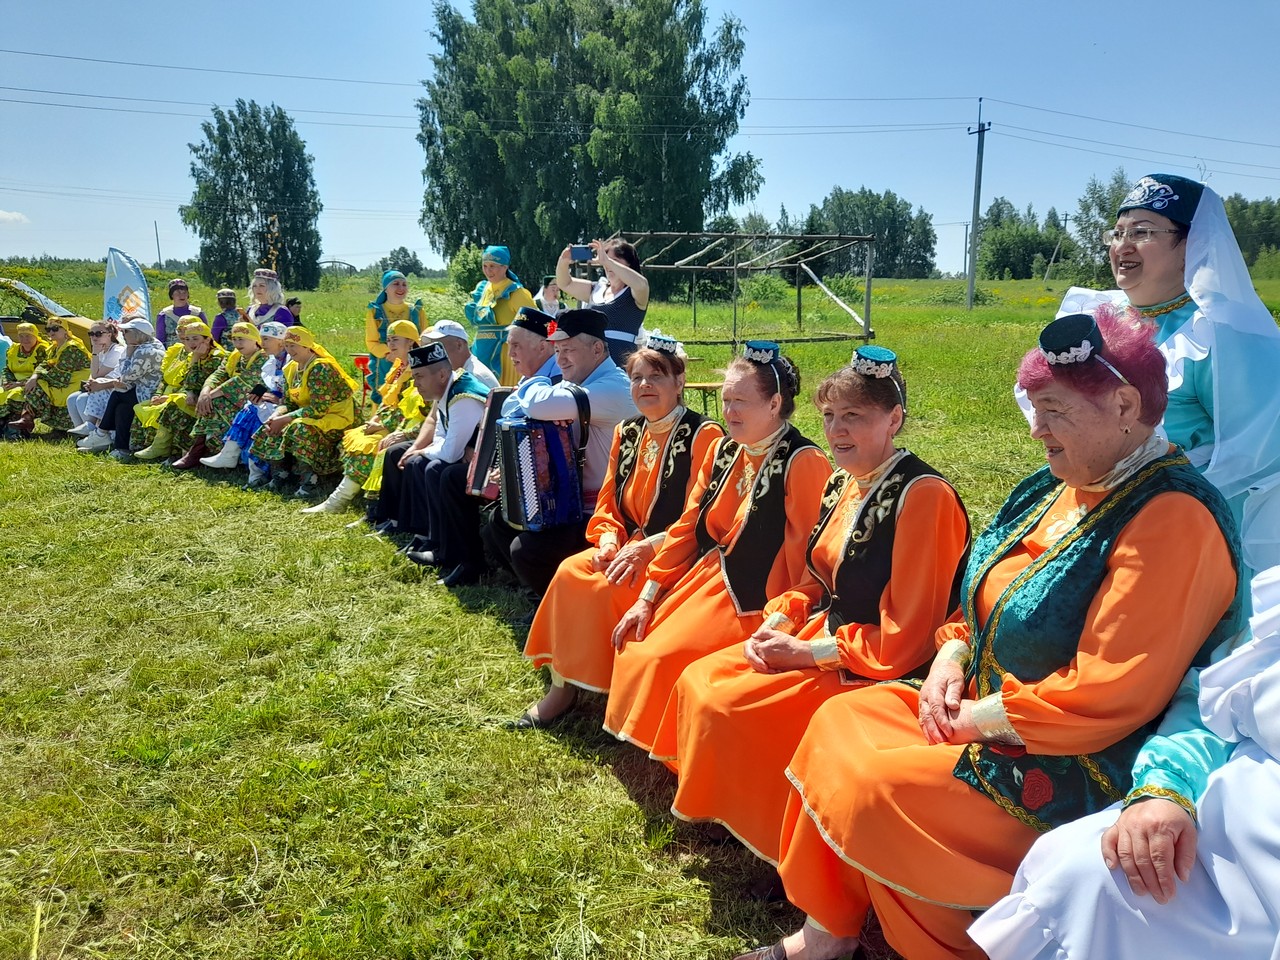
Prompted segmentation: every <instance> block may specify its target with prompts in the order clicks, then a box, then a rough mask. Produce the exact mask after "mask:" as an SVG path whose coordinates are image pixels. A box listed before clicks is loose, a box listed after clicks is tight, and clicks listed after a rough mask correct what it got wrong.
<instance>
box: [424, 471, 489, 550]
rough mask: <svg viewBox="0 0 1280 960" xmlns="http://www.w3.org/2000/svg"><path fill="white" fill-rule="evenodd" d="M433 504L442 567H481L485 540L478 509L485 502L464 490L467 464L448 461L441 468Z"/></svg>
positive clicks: (433, 518) (465, 487)
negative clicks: (436, 509) (481, 535)
mask: <svg viewBox="0 0 1280 960" xmlns="http://www.w3.org/2000/svg"><path fill="white" fill-rule="evenodd" d="M439 476H440V485H439V490H438V496H437V497H436V503H437V505H438V511H439V513H438V517H439V520H438V522H437V520H436V516H435V515H433V517H432V523H435V524H436V526H434V527H433V528H432V529H433V530H435V531H436V536H437V537H439V545H440V550H441V564H440V566H441V568H442V569H443V568H446V567H456V566H458V565H459V564H466V565H467V566H469V567H473V568H477V569H479V568H483V567H484V565H485V563H484V541H482V540H481V539H480V508H481V507H483V506H484V504H485V501H484V500H482V499H480V498H479V497H473V496H471V494H469V493H467V464H465V463H461V462H459V463H451V464H449V465H448V466H446V467H445V468H444V469H443V470H442V471H440V474H439Z"/></svg>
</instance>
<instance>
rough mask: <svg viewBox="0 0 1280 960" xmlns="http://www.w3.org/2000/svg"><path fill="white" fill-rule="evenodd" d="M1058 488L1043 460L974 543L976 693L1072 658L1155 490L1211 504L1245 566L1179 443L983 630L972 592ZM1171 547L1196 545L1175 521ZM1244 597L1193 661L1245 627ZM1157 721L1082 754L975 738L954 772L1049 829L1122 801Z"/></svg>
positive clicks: (1227, 523) (1089, 521)
mask: <svg viewBox="0 0 1280 960" xmlns="http://www.w3.org/2000/svg"><path fill="white" fill-rule="evenodd" d="M1060 488H1061V481H1059V480H1058V479H1057V478H1055V477H1054V476H1053V475H1052V474H1051V473H1050V472H1049V468H1048V467H1045V468H1043V469H1041V470H1039V471H1037V472H1036V473H1034V474H1032V475H1031V476H1030V477H1028V478H1027V479H1026V480H1024V481H1022V483H1020V484H1019V485H1018V487H1017V488H1016V489H1015V490H1014V491H1013V493H1012V494H1010V496H1009V499H1008V500H1007V501H1005V504H1004V506H1003V507H1001V508H1000V511H999V512H998V513H997V514H996V517H995V519H994V520H992V521H991V525H990V526H989V527H988V528H987V529H986V530H985V531H984V532H983V533H982V535H981V536H979V537H978V539H977V540H976V541H975V542H974V545H973V552H972V556H971V558H970V562H969V567H968V569H967V570H966V572H965V579H964V584H963V587H962V591H961V604H962V606H963V609H964V616H965V620H966V622H967V623H968V624H969V629H970V631H971V633H970V645H971V646H972V648H973V662H972V664H971V665H970V667H969V674H968V679H969V680H970V681H973V682H975V683H976V686H977V696H978V697H979V698H981V697H985V696H987V695H988V694H991V693H994V692H997V691H998V690H999V689H1000V686H1001V682H1002V678H1003V676H1004V674H1006V673H1008V674H1012V675H1013V676H1015V677H1017V678H1018V679H1019V680H1022V681H1024V682H1032V681H1036V680H1040V679H1043V678H1044V677H1047V676H1049V675H1050V674H1052V673H1054V672H1055V671H1057V670H1060V669H1062V668H1063V667H1065V666H1067V665H1068V664H1069V663H1070V662H1071V661H1072V660H1073V659H1074V658H1075V656H1076V653H1077V650H1078V648H1079V643H1080V635H1081V633H1082V632H1083V631H1084V628H1085V621H1086V618H1087V616H1088V612H1089V607H1090V604H1092V602H1093V599H1094V597H1095V595H1096V594H1097V592H1098V589H1099V588H1100V587H1101V585H1102V582H1103V580H1104V579H1105V578H1106V576H1107V562H1108V560H1109V558H1110V556H1111V551H1112V548H1113V546H1114V545H1115V542H1116V538H1117V537H1118V536H1119V535H1120V533H1121V531H1122V530H1124V528H1125V526H1127V525H1128V524H1129V522H1130V521H1131V520H1133V518H1134V517H1135V516H1137V514H1138V512H1139V511H1140V510H1141V509H1142V508H1143V507H1144V506H1146V504H1147V503H1148V502H1149V501H1150V500H1151V498H1152V497H1155V496H1157V495H1158V494H1161V493H1168V492H1170V491H1178V492H1181V493H1186V494H1188V495H1190V496H1192V497H1194V498H1195V499H1196V500H1198V501H1199V502H1200V503H1202V504H1204V506H1205V507H1206V508H1207V509H1208V510H1209V512H1210V513H1212V514H1213V517H1214V519H1215V520H1216V521H1217V522H1218V526H1219V528H1220V529H1221V530H1222V533H1223V536H1224V537H1225V538H1226V541H1227V546H1228V548H1229V549H1230V551H1231V557H1232V563H1233V564H1234V566H1235V569H1236V572H1237V575H1238V574H1239V571H1240V540H1239V534H1238V533H1237V531H1236V526H1235V522H1234V520H1232V518H1231V513H1230V510H1229V509H1228V507H1227V503H1226V501H1225V500H1224V499H1223V498H1222V495H1221V494H1219V493H1218V491H1217V489H1216V488H1215V487H1213V486H1212V485H1211V484H1210V483H1208V482H1207V481H1206V480H1205V479H1204V478H1203V477H1202V476H1201V475H1200V474H1199V472H1198V471H1196V470H1195V469H1194V468H1192V466H1191V465H1190V463H1189V462H1188V461H1187V458H1186V457H1185V456H1183V455H1182V453H1181V452H1178V453H1174V454H1170V455H1168V456H1163V457H1160V458H1158V459H1156V460H1153V461H1152V462H1150V463H1148V464H1147V465H1146V466H1144V467H1142V468H1141V469H1140V470H1139V471H1138V472H1137V473H1135V474H1134V475H1133V476H1132V477H1130V478H1129V479H1128V480H1126V481H1125V482H1124V483H1122V484H1121V485H1120V486H1119V487H1117V488H1116V489H1114V490H1112V491H1111V493H1110V494H1108V496H1107V497H1106V499H1104V500H1103V501H1102V502H1101V503H1100V504H1098V505H1097V506H1096V507H1095V508H1094V509H1093V510H1091V511H1089V512H1088V513H1087V514H1085V516H1084V517H1082V518H1081V520H1080V522H1079V523H1078V524H1077V525H1076V527H1075V528H1074V529H1073V530H1072V531H1071V532H1070V533H1068V534H1067V535H1066V536H1064V537H1063V538H1062V539H1060V540H1059V541H1058V542H1057V543H1055V544H1054V545H1052V546H1051V547H1049V548H1048V549H1047V550H1046V551H1045V552H1044V553H1043V554H1041V555H1040V556H1039V557H1038V558H1037V559H1036V560H1035V561H1034V562H1032V563H1031V564H1030V566H1028V567H1027V568H1026V569H1025V570H1023V571H1022V572H1021V573H1019V574H1018V576H1017V577H1016V578H1015V579H1014V580H1013V582H1012V583H1010V584H1009V586H1008V587H1007V588H1006V589H1005V591H1004V593H1003V594H1001V595H1000V597H999V599H998V600H997V601H996V603H995V605H994V606H993V607H992V609H991V614H990V616H988V617H987V621H986V623H985V624H984V625H983V626H982V627H981V628H979V627H978V625H977V596H978V593H979V591H980V590H981V588H982V583H983V581H984V580H985V579H986V577H987V574H988V573H989V572H990V570H991V569H992V567H994V566H995V565H996V564H997V563H998V562H999V561H1000V560H1001V559H1002V558H1003V557H1004V556H1005V555H1006V554H1007V553H1008V552H1009V551H1010V550H1011V549H1012V548H1013V547H1015V546H1016V545H1017V544H1018V543H1020V542H1021V541H1022V540H1023V538H1024V537H1025V536H1026V535H1027V534H1028V533H1030V532H1031V531H1032V530H1033V529H1035V526H1036V524H1037V523H1038V522H1039V520H1040V518H1041V517H1042V516H1044V513H1045V511H1046V510H1048V509H1049V508H1050V506H1051V505H1052V504H1053V502H1054V500H1055V499H1056V497H1057V495H1058V493H1059V490H1060ZM1170 545H1171V548H1174V549H1187V550H1194V549H1196V545H1195V544H1185V545H1176V546H1175V541H1174V538H1173V536H1172V531H1171V538H1170ZM1238 596H1239V591H1237V599H1236V600H1234V601H1233V602H1232V604H1231V606H1230V607H1229V608H1228V610H1227V612H1226V614H1224V615H1223V617H1222V619H1221V620H1220V621H1218V624H1217V626H1216V627H1215V628H1214V630H1213V632H1212V633H1211V634H1210V635H1209V636H1208V637H1206V638H1205V641H1204V643H1203V644H1202V645H1201V647H1200V650H1199V652H1198V654H1197V655H1196V657H1195V660H1194V663H1195V664H1197V665H1203V664H1206V663H1208V659H1209V654H1210V652H1211V651H1212V650H1213V649H1214V648H1215V647H1216V646H1217V645H1218V644H1219V643H1221V642H1222V641H1224V640H1226V639H1228V638H1229V637H1230V636H1232V635H1233V634H1234V633H1236V632H1237V631H1238V630H1239V629H1240V627H1241V626H1242V624H1243V615H1242V611H1241V606H1240V601H1239V599H1238ZM1171 599H1172V600H1175V601H1176V600H1179V599H1184V598H1171ZM1191 665H1192V664H1186V665H1185V667H1190V666H1191ZM1185 667H1184V668H1185ZM1161 715H1163V710H1162V711H1161ZM1159 721H1160V716H1157V717H1156V718H1155V719H1153V720H1152V721H1151V722H1150V723H1148V724H1146V725H1144V726H1142V727H1140V728H1139V729H1137V730H1134V731H1133V732H1132V733H1130V734H1129V735H1128V736H1127V737H1124V738H1123V739H1121V740H1120V741H1119V742H1117V743H1114V744H1112V745H1111V746H1109V747H1106V748H1105V749H1103V750H1100V751H1098V752H1097V753H1092V754H1081V755H1077V756H1049V755H1044V754H1031V753H1027V752H1026V751H1025V749H1023V748H1022V747H1016V748H1015V747H1003V746H1000V745H999V744H983V743H973V744H970V745H969V746H968V748H967V749H966V750H965V752H964V753H963V754H962V755H961V757H960V760H959V762H958V763H957V764H956V767H955V770H954V773H955V776H956V777H958V778H959V779H961V780H963V781H964V782H965V783H968V784H969V785H970V786H972V787H974V788H975V789H977V790H979V791H981V792H982V793H983V794H985V795H986V796H987V797H989V798H990V799H991V800H993V801H994V802H995V803H997V804H998V805H999V806H1000V807H1001V808H1002V809H1003V810H1005V812H1006V813H1009V814H1010V815H1012V816H1014V817H1017V818H1018V819H1019V820H1020V821H1022V822H1023V823H1025V824H1027V825H1028V826H1030V827H1033V828H1034V829H1036V830H1040V831H1047V830H1050V829H1052V828H1053V827H1056V826H1060V825H1061V824H1064V823H1068V822H1070V821H1072V820H1077V819H1079V818H1080V817H1083V816H1085V815H1087V814H1090V813H1095V812H1097V811H1098V810H1101V809H1103V808H1104V807H1107V806H1109V805H1110V804H1112V803H1114V802H1115V801H1117V800H1120V799H1122V798H1123V797H1124V796H1125V794H1126V793H1128V791H1129V789H1130V786H1131V777H1130V768H1131V767H1132V765H1133V760H1134V758H1135V757H1136V755H1137V752H1138V748H1139V747H1140V746H1141V745H1142V743H1143V741H1145V740H1146V739H1147V737H1148V736H1150V735H1151V734H1152V733H1154V732H1155V729H1156V727H1157V726H1158V724H1159Z"/></svg>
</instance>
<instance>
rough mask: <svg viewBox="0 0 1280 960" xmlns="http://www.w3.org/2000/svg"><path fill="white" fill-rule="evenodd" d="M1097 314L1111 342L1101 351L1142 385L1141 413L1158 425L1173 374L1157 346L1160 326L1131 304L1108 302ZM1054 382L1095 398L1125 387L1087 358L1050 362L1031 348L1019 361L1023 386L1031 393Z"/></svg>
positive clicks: (1105, 339) (1145, 420)
mask: <svg viewBox="0 0 1280 960" xmlns="http://www.w3.org/2000/svg"><path fill="white" fill-rule="evenodd" d="M1094 318H1095V319H1096V320H1097V321H1098V330H1099V331H1101V333H1102V339H1103V342H1104V343H1105V344H1106V346H1105V347H1104V348H1103V350H1102V353H1101V356H1102V357H1103V358H1104V359H1106V361H1107V362H1108V363H1110V364H1111V365H1112V366H1113V367H1115V368H1116V369H1117V370H1119V371H1120V372H1121V373H1122V374H1124V376H1125V378H1126V379H1127V380H1128V381H1129V382H1130V383H1131V384H1133V386H1134V387H1136V388H1137V390H1138V393H1139V394H1140V395H1141V397H1142V416H1141V417H1139V418H1138V419H1139V420H1141V422H1143V423H1145V424H1146V425H1147V426H1149V427H1154V426H1155V425H1156V424H1157V423H1159V422H1160V419H1161V418H1162V417H1163V416H1164V410H1165V407H1167V406H1168V405H1169V378H1168V374H1167V373H1166V372H1165V363H1164V355H1163V354H1161V353H1160V350H1159V349H1158V348H1157V347H1156V341H1155V328H1154V327H1152V326H1151V325H1150V324H1147V323H1143V322H1142V318H1141V315H1140V314H1139V313H1138V311H1136V310H1134V309H1133V308H1132V307H1126V308H1123V309H1118V308H1115V307H1113V306H1111V305H1110V304H1105V303H1104V304H1102V305H1101V306H1100V307H1098V311H1097V313H1096V314H1095V315H1094ZM1052 383H1060V384H1062V385H1064V386H1067V387H1070V388H1071V389H1072V390H1076V391H1078V392H1080V393H1082V394H1084V395H1085V396H1086V397H1087V398H1088V399H1089V400H1090V402H1096V401H1097V400H1098V399H1099V398H1100V397H1102V396H1104V395H1106V394H1108V393H1110V392H1111V391H1112V390H1114V389H1116V387H1120V386H1123V384H1122V383H1121V382H1120V381H1119V380H1118V379H1117V378H1116V375H1115V374H1114V373H1112V372H1111V371H1110V370H1108V369H1107V368H1106V366H1105V365H1104V364H1101V363H1096V362H1095V361H1093V360H1085V361H1083V362H1082V363H1072V364H1057V365H1053V366H1050V364H1049V361H1048V360H1046V359H1045V356H1044V354H1043V353H1041V351H1040V348H1039V347H1037V348H1036V349H1034V350H1029V351H1027V355H1026V356H1025V357H1023V358H1022V363H1021V364H1020V365H1019V366H1018V386H1020V387H1021V388H1022V389H1023V390H1025V391H1027V392H1028V393H1030V392H1031V391H1033V390H1041V389H1043V388H1044V387H1047V386H1049V385H1050V384H1052Z"/></svg>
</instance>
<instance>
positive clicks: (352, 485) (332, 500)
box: [302, 475, 360, 513]
mask: <svg viewBox="0 0 1280 960" xmlns="http://www.w3.org/2000/svg"><path fill="white" fill-rule="evenodd" d="M359 492H360V484H358V483H356V482H355V481H354V480H352V479H351V478H350V477H348V476H346V475H344V476H343V478H342V482H341V483H339V484H338V486H337V487H336V488H335V489H334V491H333V493H331V494H329V499H327V500H325V501H324V503H317V504H316V505H315V506H314V507H307V508H306V509H304V510H303V511H302V512H303V513H342V512H343V511H344V510H346V509H347V506H348V504H350V503H351V501H352V500H354V499H355V498H356V494H357V493H359Z"/></svg>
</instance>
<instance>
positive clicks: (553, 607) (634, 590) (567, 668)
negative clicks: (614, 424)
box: [524, 420, 724, 693]
mask: <svg viewBox="0 0 1280 960" xmlns="http://www.w3.org/2000/svg"><path fill="white" fill-rule="evenodd" d="M673 428H674V424H673V425H670V426H669V427H668V429H667V430H666V431H664V432H662V433H657V432H654V431H653V428H652V425H650V424H648V423H646V424H645V429H644V433H643V434H642V435H641V438H640V449H641V450H642V451H643V450H645V449H646V448H648V449H652V450H653V451H654V453H655V454H656V453H657V452H658V451H659V450H661V451H662V453H661V455H657V456H653V455H651V456H649V457H648V458H646V457H645V456H644V455H643V454H641V455H639V456H638V457H637V459H636V464H635V468H634V471H633V472H632V474H631V477H630V479H629V480H628V481H627V483H626V484H625V486H624V487H623V491H622V506H623V508H624V509H625V511H626V515H627V516H630V517H633V518H637V519H638V518H647V517H649V515H650V511H651V510H652V509H653V504H654V501H655V500H656V499H657V496H658V490H659V481H660V480H661V476H662V473H663V468H664V465H665V464H666V463H667V460H668V458H667V456H666V453H667V451H668V449H669V447H668V444H669V441H670V437H671V434H672V431H673ZM722 436H724V431H723V430H722V429H721V427H720V425H719V424H718V423H716V422H714V421H712V420H704V421H703V422H702V423H701V424H700V425H699V426H698V428H697V430H696V431H695V433H694V434H693V437H692V439H691V441H686V442H689V443H690V448H691V454H690V456H691V461H692V464H693V469H692V470H691V471H690V472H689V481H688V484H687V487H686V489H685V491H684V494H685V495H684V499H685V500H686V501H687V500H688V495H689V491H690V490H691V489H692V488H693V485H694V484H695V482H696V481H697V478H698V475H699V473H700V471H701V468H702V464H703V461H704V460H706V459H707V454H708V453H709V452H710V451H711V448H712V446H713V445H714V444H715V442H716V441H717V440H719V439H720V437H722ZM620 444H621V426H619V427H618V428H615V430H614V432H613V448H612V449H611V450H610V451H609V468H608V469H607V470H606V471H605V479H604V483H603V484H602V485H601V487H600V496H599V498H598V499H597V500H596V509H595V513H594V514H592V516H591V521H590V522H589V523H588V524H587V542H588V543H590V544H591V546H590V547H588V548H587V549H586V550H583V551H581V552H580V553H575V554H574V555H573V556H571V557H568V558H566V559H565V560H564V561H563V562H562V563H561V564H560V567H559V569H557V570H556V575H555V577H553V578H552V580H551V586H549V587H548V588H547V592H546V595H545V596H544V597H543V598H542V602H541V603H540V604H539V605H538V612H537V614H535V616H534V618H533V625H532V626H531V627H530V628H529V640H528V642H527V643H526V644H525V648H524V655H525V656H526V657H528V658H529V659H530V660H532V661H533V665H534V666H535V667H543V666H550V667H551V668H552V669H553V670H555V671H556V673H558V674H559V675H560V676H561V677H563V678H564V679H565V680H566V681H568V682H569V683H572V684H574V685H575V686H578V687H582V688H584V689H586V690H595V691H598V692H602V693H607V692H608V690H609V678H610V677H611V676H612V675H613V658H614V656H615V654H614V650H613V644H612V643H611V642H610V636H611V635H612V633H613V628H614V627H616V626H617V625H618V621H619V620H621V619H622V615H623V614H624V613H626V612H627V611H628V610H629V609H631V605H632V604H633V603H635V602H636V597H638V596H640V590H641V588H643V587H644V583H645V579H646V576H647V573H646V572H644V571H642V572H641V575H640V576H639V577H638V578H637V579H636V581H635V583H634V585H628V584H618V585H617V586H613V585H611V584H610V583H609V581H608V580H606V579H605V576H604V571H603V570H601V571H596V570H595V569H594V568H593V567H592V560H593V559H594V558H595V555H596V551H597V550H598V549H599V547H600V542H601V540H602V539H604V538H606V537H609V538H612V539H613V540H614V541H615V542H616V543H617V544H618V545H619V546H622V545H625V544H627V543H628V542H630V541H629V540H628V537H627V524H626V522H625V521H624V519H623V513H622V510H620V509H619V504H618V491H617V488H616V486H615V482H616V477H617V465H618V452H619V447H620ZM651 444H652V447H651V446H650V445H651ZM643 537H644V533H643V531H641V530H637V531H636V532H635V533H634V534H633V535H632V537H631V539H642V538H643Z"/></svg>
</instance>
